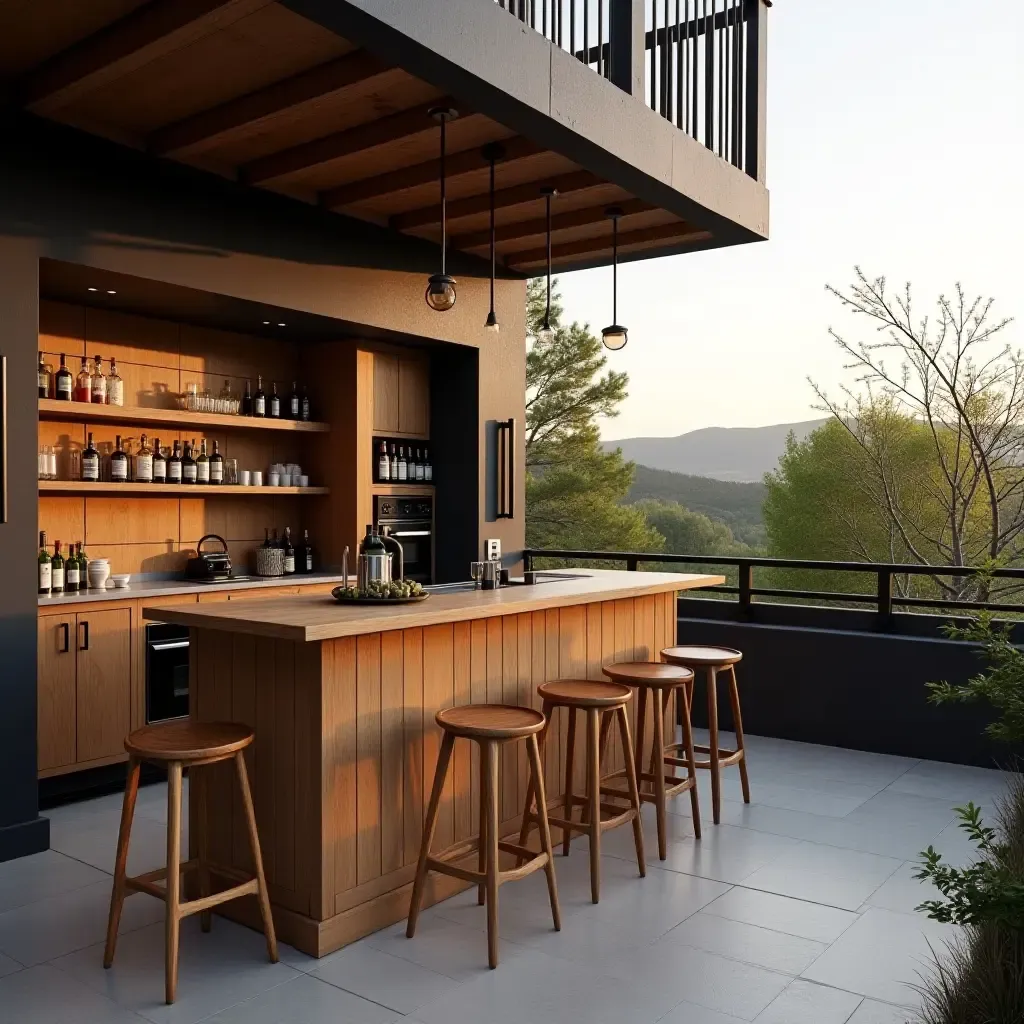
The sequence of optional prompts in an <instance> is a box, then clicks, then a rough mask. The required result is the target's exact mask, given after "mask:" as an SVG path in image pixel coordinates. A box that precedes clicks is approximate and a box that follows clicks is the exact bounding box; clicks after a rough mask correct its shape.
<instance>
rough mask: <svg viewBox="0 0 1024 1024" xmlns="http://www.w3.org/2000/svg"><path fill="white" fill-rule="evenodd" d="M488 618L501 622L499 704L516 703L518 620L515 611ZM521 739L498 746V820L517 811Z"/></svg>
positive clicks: (506, 818)
mask: <svg viewBox="0 0 1024 1024" xmlns="http://www.w3.org/2000/svg"><path fill="white" fill-rule="evenodd" d="M492 621H495V622H500V623H501V700H500V701H499V703H501V704H512V705H515V704H518V703H519V628H518V627H519V623H518V617H517V616H515V615H503V616H502V617H501V618H499V619H494V620H492ZM521 747H523V748H524V754H525V745H524V744H522V743H504V744H502V747H501V812H500V813H501V820H502V821H508V820H509V818H514V817H515V816H516V815H517V814H518V813H519V750H520V748H521Z"/></svg>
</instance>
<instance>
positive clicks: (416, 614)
mask: <svg viewBox="0 0 1024 1024" xmlns="http://www.w3.org/2000/svg"><path fill="white" fill-rule="evenodd" d="M560 572H566V573H570V572H571V573H572V578H571V579H558V580H548V581H546V582H543V583H537V584H535V585H533V586H512V587H503V588H501V589H500V590H463V591H456V592H454V593H450V592H448V593H446V592H444V591H441V592H435V593H432V594H431V595H430V597H429V598H428V599H427V600H426V601H422V602H417V603H415V604H402V605H390V606H373V605H344V604H339V603H338V602H337V601H335V600H334V599H333V598H332V597H331V596H330V595H328V594H319V595H309V596H303V595H301V594H296V595H293V596H290V597H278V598H268V599H267V600H265V601H259V600H257V601H238V602H235V601H232V602H228V603H220V602H218V603H216V604H214V603H211V604H206V605H203V604H199V605H195V604H193V605H182V606H180V607H176V606H173V605H172V606H170V607H167V608H160V609H158V610H157V609H154V611H153V616H154V617H157V618H159V619H160V620H161V621H163V622H173V623H176V624H178V625H182V626H194V627H196V628H198V629H215V630H221V631H224V632H227V633H248V634H252V635H255V636H268V637H276V638H278V639H281V640H292V641H298V642H303V641H305V642H309V641H316V640H332V639H334V638H336V637H343V636H358V635H360V634H363V633H380V632H384V631H386V630H391V629H411V628H413V627H416V626H433V625H438V624H441V623H447V622H465V621H467V620H469V619H485V618H493V617H495V616H499V615H514V614H518V613H520V612H531V611H541V610H543V609H547V608H562V607H567V606H569V605H578V604H591V603H593V602H596V601H614V600H617V599H620V598H627V597H643V596H644V595H645V594H662V593H666V592H669V591H675V590H692V589H693V588H694V587H707V586H714V585H718V584H721V583H724V582H725V577H724V576H707V575H703V574H694V573H674V572H626V571H622V570H614V569H585V570H584V569H580V570H575V571H573V570H560ZM142 611H143V615H146V614H147V612H146V608H145V606H143V610H142Z"/></svg>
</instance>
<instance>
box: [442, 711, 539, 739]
mask: <svg viewBox="0 0 1024 1024" xmlns="http://www.w3.org/2000/svg"><path fill="white" fill-rule="evenodd" d="M434 721H436V722H437V724H438V725H439V726H441V728H442V729H444V730H445V732H450V733H451V734H452V735H453V736H463V737H465V738H466V739H470V740H472V739H482V740H518V739H522V738H523V737H524V736H533V735H534V734H535V733H538V732H540V731H541V729H543V728H544V716H543V715H542V714H541V713H540V712H539V711H534V710H533V708H517V707H514V706H512V705H510V704H466V705H463V706H462V707H457V708H445V709H444V710H443V711H438V713H437V714H436V715H435V716H434Z"/></svg>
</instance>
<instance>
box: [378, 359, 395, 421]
mask: <svg viewBox="0 0 1024 1024" xmlns="http://www.w3.org/2000/svg"><path fill="white" fill-rule="evenodd" d="M373 429H374V430H375V431H376V432H377V433H378V434H397V433H398V359H397V358H395V356H387V355H383V354H382V353H380V352H375V353H374V356H373Z"/></svg>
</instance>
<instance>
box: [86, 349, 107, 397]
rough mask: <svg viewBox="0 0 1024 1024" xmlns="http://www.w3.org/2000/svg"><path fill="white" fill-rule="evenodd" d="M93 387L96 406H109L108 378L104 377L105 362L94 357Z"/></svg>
mask: <svg viewBox="0 0 1024 1024" xmlns="http://www.w3.org/2000/svg"><path fill="white" fill-rule="evenodd" d="M90 379H91V387H92V400H93V402H94V403H95V404H96V405H106V404H107V378H106V377H104V376H103V360H102V359H101V358H100V357H99V356H94V357H93V368H92V377H91V378H90Z"/></svg>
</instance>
